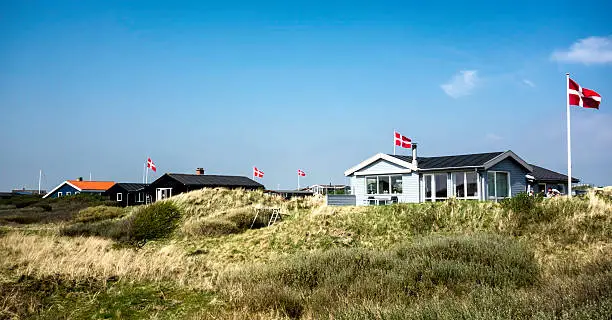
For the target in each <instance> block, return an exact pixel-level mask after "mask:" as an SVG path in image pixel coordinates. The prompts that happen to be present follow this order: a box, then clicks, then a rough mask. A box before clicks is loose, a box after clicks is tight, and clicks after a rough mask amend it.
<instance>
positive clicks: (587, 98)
mask: <svg viewBox="0 0 612 320" xmlns="http://www.w3.org/2000/svg"><path fill="white" fill-rule="evenodd" d="M565 76H566V78H567V79H566V80H567V83H566V88H567V94H566V98H567V106H566V110H567V196H568V197H570V198H571V197H572V135H571V124H570V106H579V107H583V108H591V109H599V104H600V103H601V96H600V95H599V93H597V92H595V91H593V90H591V89H587V88H583V87H581V86H580V85H579V84H578V83H577V82H576V81H574V80H572V79H571V78H570V75H569V73H566V74H565Z"/></svg>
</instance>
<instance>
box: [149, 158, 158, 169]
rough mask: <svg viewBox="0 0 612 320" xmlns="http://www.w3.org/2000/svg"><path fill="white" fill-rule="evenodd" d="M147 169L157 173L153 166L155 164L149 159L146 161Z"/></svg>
mask: <svg viewBox="0 0 612 320" xmlns="http://www.w3.org/2000/svg"><path fill="white" fill-rule="evenodd" d="M147 168H150V169H151V170H153V171H154V172H157V167H156V166H155V163H153V160H151V158H148V159H147Z"/></svg>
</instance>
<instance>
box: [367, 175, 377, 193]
mask: <svg viewBox="0 0 612 320" xmlns="http://www.w3.org/2000/svg"><path fill="white" fill-rule="evenodd" d="M366 187H367V191H368V192H367V193H368V194H376V177H367V178H366Z"/></svg>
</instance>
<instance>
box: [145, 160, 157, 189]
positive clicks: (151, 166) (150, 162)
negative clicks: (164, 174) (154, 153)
mask: <svg viewBox="0 0 612 320" xmlns="http://www.w3.org/2000/svg"><path fill="white" fill-rule="evenodd" d="M149 169H151V170H153V171H154V172H157V166H155V163H153V160H151V158H149V157H147V162H146V165H145V171H146V172H145V179H144V182H145V183H149Z"/></svg>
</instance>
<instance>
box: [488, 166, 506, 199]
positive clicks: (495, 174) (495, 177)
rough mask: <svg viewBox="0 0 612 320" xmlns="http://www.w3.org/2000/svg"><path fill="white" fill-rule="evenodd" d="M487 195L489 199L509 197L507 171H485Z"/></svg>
mask: <svg viewBox="0 0 612 320" xmlns="http://www.w3.org/2000/svg"><path fill="white" fill-rule="evenodd" d="M487 189H488V191H487V195H488V196H489V199H494V200H496V199H500V198H508V197H510V175H509V174H508V172H500V171H489V172H487Z"/></svg>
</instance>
